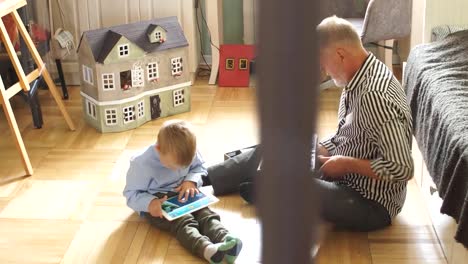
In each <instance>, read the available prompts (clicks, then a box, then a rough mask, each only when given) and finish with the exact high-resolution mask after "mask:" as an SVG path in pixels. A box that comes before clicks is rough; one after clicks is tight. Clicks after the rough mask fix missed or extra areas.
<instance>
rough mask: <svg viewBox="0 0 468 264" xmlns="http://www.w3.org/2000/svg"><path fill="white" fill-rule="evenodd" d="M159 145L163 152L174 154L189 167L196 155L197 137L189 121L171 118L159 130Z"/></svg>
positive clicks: (183, 164) (181, 163) (182, 164)
mask: <svg viewBox="0 0 468 264" xmlns="http://www.w3.org/2000/svg"><path fill="white" fill-rule="evenodd" d="M158 146H159V151H160V152H161V153H162V154H167V153H170V154H172V155H174V157H175V158H176V160H177V161H178V162H179V165H181V166H184V167H187V166H188V165H190V163H192V160H193V157H194V156H195V152H196V149H197V139H196V137H195V134H194V133H193V131H192V129H191V126H190V124H189V123H188V122H186V121H183V120H170V121H166V122H164V124H163V125H162V127H161V129H160V130H159V133H158Z"/></svg>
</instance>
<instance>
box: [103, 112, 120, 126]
mask: <svg viewBox="0 0 468 264" xmlns="http://www.w3.org/2000/svg"><path fill="white" fill-rule="evenodd" d="M106 125H108V126H115V125H117V109H115V108H110V109H106Z"/></svg>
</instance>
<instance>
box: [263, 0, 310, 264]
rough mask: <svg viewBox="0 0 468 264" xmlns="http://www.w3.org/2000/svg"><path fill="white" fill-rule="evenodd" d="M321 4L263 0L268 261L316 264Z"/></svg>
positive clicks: (305, 0)
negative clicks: (314, 149)
mask: <svg viewBox="0 0 468 264" xmlns="http://www.w3.org/2000/svg"><path fill="white" fill-rule="evenodd" d="M317 2H318V1H308V0H290V1H281V0H269V1H261V3H260V5H259V10H260V14H259V15H260V24H259V39H258V71H257V72H258V91H257V93H258V94H257V96H258V100H259V114H260V122H261V138H262V144H263V147H264V149H263V153H264V156H263V158H264V160H263V166H264V170H263V171H262V175H261V176H260V177H259V180H258V183H259V184H258V185H257V191H258V194H259V195H258V199H259V200H258V212H259V215H260V218H261V222H262V241H263V242H262V243H263V244H262V247H263V250H262V258H263V259H262V263H267V264H271V263H281V264H285V263H300V264H303V263H312V262H313V261H312V259H311V255H310V249H311V247H312V238H313V234H314V231H315V230H314V229H315V223H316V212H317V210H316V208H317V202H316V196H315V192H314V190H313V189H314V186H313V182H312V177H311V175H310V172H309V161H310V147H311V144H312V136H313V133H314V131H315V121H316V114H315V110H316V108H317V107H316V102H317V100H316V97H317V95H318V85H317V84H318V83H319V82H318V73H319V69H318V66H319V62H318V52H317V48H318V42H317V41H316V38H315V34H316V33H315V27H316V25H317V24H318V22H319V21H318V17H319V5H318V3H317Z"/></svg>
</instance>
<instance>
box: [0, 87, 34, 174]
mask: <svg viewBox="0 0 468 264" xmlns="http://www.w3.org/2000/svg"><path fill="white" fill-rule="evenodd" d="M4 92H5V87H4V86H3V82H2V81H1V80H0V100H1V102H2V106H3V111H4V112H5V115H6V118H7V121H8V125H9V126H10V129H11V132H12V134H13V136H14V137H15V143H16V147H17V148H18V150H19V151H20V153H21V160H22V161H23V165H24V169H25V170H26V175H32V174H33V169H32V165H31V161H30V160H29V156H28V152H26V147H25V146H24V142H23V138H22V137H21V133H20V131H19V128H18V124H17V123H16V119H15V115H14V114H13V109H12V108H11V105H10V100H9V98H5V97H4V96H3V95H4Z"/></svg>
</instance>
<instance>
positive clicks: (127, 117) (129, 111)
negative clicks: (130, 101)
mask: <svg viewBox="0 0 468 264" xmlns="http://www.w3.org/2000/svg"><path fill="white" fill-rule="evenodd" d="M123 119H124V124H128V123H130V122H133V121H135V106H134V105H132V106H127V107H124V108H123Z"/></svg>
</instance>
